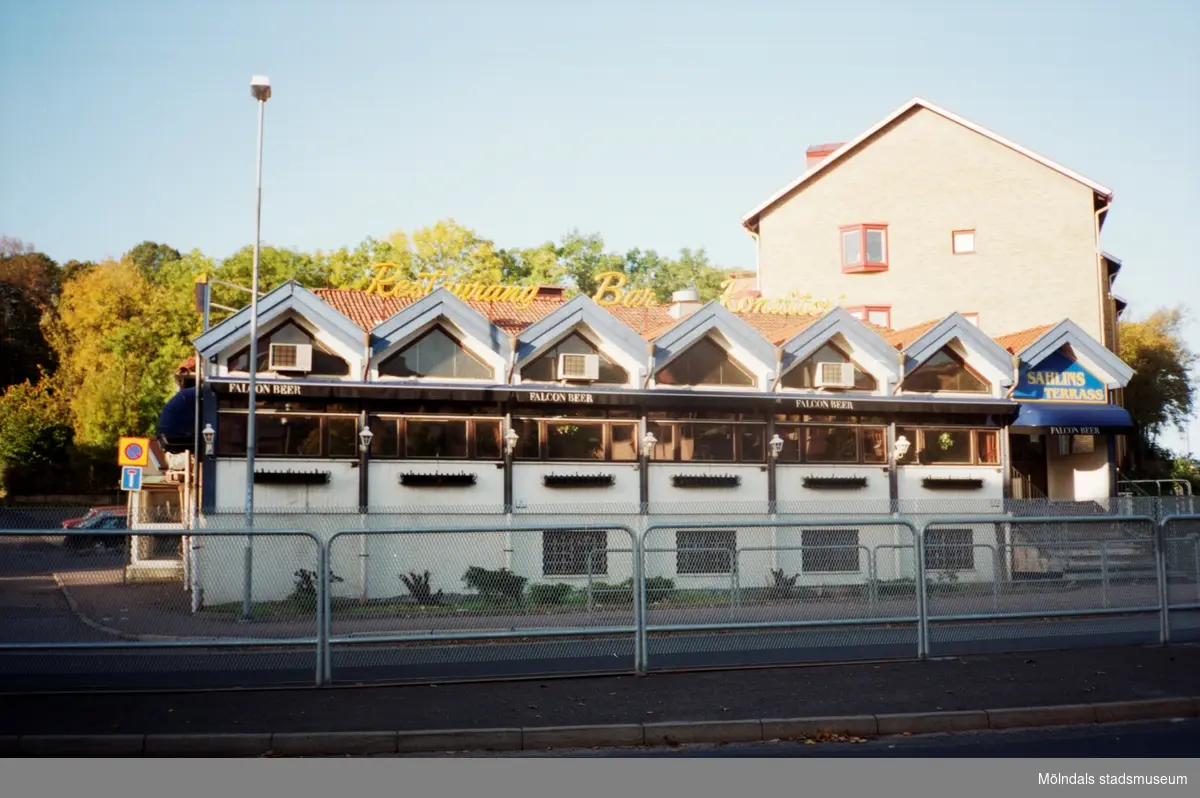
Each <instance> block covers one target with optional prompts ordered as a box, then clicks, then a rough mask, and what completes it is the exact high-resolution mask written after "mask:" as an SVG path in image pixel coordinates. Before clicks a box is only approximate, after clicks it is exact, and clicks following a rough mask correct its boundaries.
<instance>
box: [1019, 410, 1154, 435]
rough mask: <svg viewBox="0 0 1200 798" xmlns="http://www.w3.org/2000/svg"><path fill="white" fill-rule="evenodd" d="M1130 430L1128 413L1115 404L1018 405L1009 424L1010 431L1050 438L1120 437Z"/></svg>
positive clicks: (1130, 422)
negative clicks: (1021, 431) (1049, 435)
mask: <svg viewBox="0 0 1200 798" xmlns="http://www.w3.org/2000/svg"><path fill="white" fill-rule="evenodd" d="M1132 427H1133V419H1132V418H1130V417H1129V411H1127V410H1126V409H1125V408H1123V407H1118V406H1117V405H1102V404H1051V403H1049V402H1046V403H1040V402H1039V403H1036V404H1035V403H1030V402H1026V403H1024V404H1022V405H1021V409H1020V410H1018V411H1017V417H1016V419H1015V420H1014V421H1013V423H1012V429H1014V430H1020V429H1029V430H1036V431H1038V432H1048V433H1049V434H1051V435H1089V434H1091V435H1103V434H1106V433H1118V434H1120V433H1123V432H1126V431H1128V430H1129V429H1130V428H1132Z"/></svg>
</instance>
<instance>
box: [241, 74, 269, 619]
mask: <svg viewBox="0 0 1200 798" xmlns="http://www.w3.org/2000/svg"><path fill="white" fill-rule="evenodd" d="M250 94H251V96H253V97H254V99H255V101H257V102H258V154H257V158H256V172H257V175H256V180H255V190H256V194H255V198H254V267H253V269H254V270H253V274H252V276H251V278H250V362H249V364H248V365H247V368H246V370H247V371H248V372H249V374H250V385H249V391H250V413H249V417H248V418H247V420H246V529H247V530H251V529H253V527H254V449H255V446H254V444H255V440H254V439H255V428H254V405H255V404H256V401H257V399H258V393H257V380H256V379H255V378H256V377H257V375H258V258H259V249H260V243H261V240H262V235H261V230H262V151H263V113H264V111H265V110H266V107H267V100H269V99H270V98H271V81H270V79H269V78H267V77H266V76H265V75H255V76H254V77H253V78H251V79H250ZM245 559H246V566H245V574H244V578H243V583H244V584H243V588H244V595H243V597H242V618H243V619H245V620H249V619H250V617H251V615H252V614H253V608H252V606H251V600H250V599H251V593H252V589H253V573H254V535H253V534H252V533H248V534H247V535H246V557H245Z"/></svg>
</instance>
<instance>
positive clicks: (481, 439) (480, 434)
mask: <svg viewBox="0 0 1200 798" xmlns="http://www.w3.org/2000/svg"><path fill="white" fill-rule="evenodd" d="M502 448H503V444H502V443H501V441H500V422H499V421H476V422H475V456H476V457H477V458H479V459H480V460H499V459H500V453H501V451H502Z"/></svg>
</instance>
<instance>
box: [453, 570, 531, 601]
mask: <svg viewBox="0 0 1200 798" xmlns="http://www.w3.org/2000/svg"><path fill="white" fill-rule="evenodd" d="M527 581H529V580H528V579H526V578H525V577H523V576H517V575H516V574H514V573H513V572H511V571H509V570H508V569H507V568H501V569H500V570H498V571H489V570H488V569H486V568H480V567H479V566H477V565H472V566H471V567H470V568H468V569H467V572H466V573H465V574H463V584H465V585H466V586H467V587H468V588H470V589H471V590H474V591H475V592H476V593H478V594H479V595H480V596H481V597H482V598H487V599H492V600H498V601H508V602H513V603H516V602H519V601H520V600H521V594H522V593H523V592H524V590H525V583H526V582H527Z"/></svg>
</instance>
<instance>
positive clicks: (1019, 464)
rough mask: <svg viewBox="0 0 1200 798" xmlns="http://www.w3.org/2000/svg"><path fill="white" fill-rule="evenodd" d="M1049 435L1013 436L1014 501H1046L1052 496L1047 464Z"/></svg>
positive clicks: (1011, 443) (1011, 441)
mask: <svg viewBox="0 0 1200 798" xmlns="http://www.w3.org/2000/svg"><path fill="white" fill-rule="evenodd" d="M1048 438H1049V436H1048V435H1039V434H1036V433H1034V434H1029V435H1018V434H1015V433H1014V434H1011V435H1010V436H1009V443H1010V445H1011V451H1012V455H1011V457H1012V493H1013V498H1014V499H1045V498H1046V497H1047V496H1049V494H1050V483H1049V470H1048V466H1047V462H1046V441H1047V439H1048Z"/></svg>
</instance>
